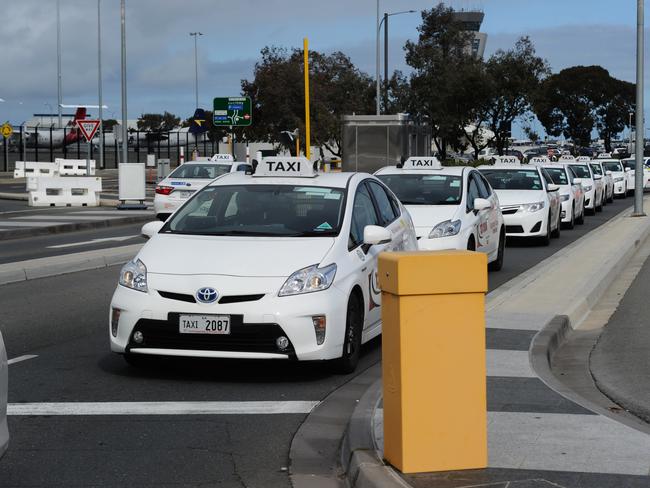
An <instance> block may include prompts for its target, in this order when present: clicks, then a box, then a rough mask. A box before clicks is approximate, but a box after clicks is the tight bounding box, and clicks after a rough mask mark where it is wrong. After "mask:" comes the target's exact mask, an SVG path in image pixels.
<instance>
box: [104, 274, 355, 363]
mask: <svg viewBox="0 0 650 488" xmlns="http://www.w3.org/2000/svg"><path fill="white" fill-rule="evenodd" d="M150 276H151V275H150ZM186 278H187V277H181V276H179V277H178V281H181V282H182V281H184V280H186ZM239 280H242V278H228V277H206V279H205V280H202V281H201V283H202V284H201V286H214V287H215V288H216V289H218V290H221V291H223V290H227V289H229V287H228V284H227V283H228V282H231V283H233V284H236V282H237V281H239ZM251 280H257V281H258V282H266V284H267V286H262V287H261V288H260V289H261V290H262V291H260V293H259V294H262V292H263V291H266V293H264V294H263V296H262V297H261V298H259V299H257V300H253V301H245V302H237V303H227V304H220V303H214V304H201V303H189V302H186V301H182V300H178V299H174V298H165V297H163V296H161V295H160V294H159V293H158V291H155V290H156V289H158V290H161V288H160V287H157V288H155V289H154V288H153V287H151V285H149V286H150V290H149V292H147V293H143V292H139V291H134V290H131V289H128V288H125V287H123V286H119V285H118V287H117V289H116V290H115V293H114V294H113V299H112V300H111V310H110V311H109V338H110V345H111V350H112V351H113V352H117V353H125V352H129V353H133V354H151V355H169V356H190V357H211V358H243V359H255V358H257V359H299V360H320V359H333V358H337V357H340V356H341V352H342V348H343V339H344V335H345V321H346V317H345V314H346V307H345V306H344V305H342V304H345V303H347V298H348V297H347V296H345V295H344V294H343V293H342V292H341V291H340V290H338V289H337V288H335V287H334V286H332V287H330V288H329V289H327V290H324V291H320V292H316V293H308V294H304V295H296V296H290V297H278V296H277V290H278V289H279V288H280V286H281V285H282V283H283V282H284V279H276V278H263V279H251ZM217 282H219V283H217ZM175 284H176V289H175V290H171V292H173V293H179V294H184V295H185V299H186V298H187V296H188V295H189V296H192V295H191V294H190V293H191V292H188V290H190V289H193V290H194V291H195V290H196V289H198V287H185V289H184V290H179V288H182V283H181V286H179V285H178V284H177V283H175ZM167 288H169V287H167ZM236 288H237V286H233V287H232V288H231V289H232V290H233V293H232V294H230V292H229V294H228V295H229V296H237V297H241V296H242V295H243V293H242V292H241V291H240V290H237V289H236ZM269 290H273V291H272V292H271V291H269ZM259 294H258V295H259ZM248 296H250V295H248ZM222 299H223V296H222ZM114 308H117V309H119V310H121V312H120V316H119V320H118V324H117V334H116V335H115V336H113V334H112V331H111V324H110V321H111V312H112V310H113V309H114ZM181 313H190V314H192V313H193V314H201V315H209V314H218V315H230V317H231V334H229V335H210V334H181V333H180V332H179V331H178V316H179V314H181ZM317 315H324V316H325V317H326V323H327V327H326V334H325V340H324V342H323V343H322V344H320V345H319V344H317V340H316V333H315V331H314V325H313V320H312V317H313V316H317ZM136 330H137V331H140V332H142V333H143V336H144V341H143V342H142V343H141V344H136V343H135V341H134V340H133V333H134V332H135V331H136ZM280 336H285V337H287V338H288V339H289V346H288V347H287V348H286V349H284V350H280V349H279V348H278V347H277V345H276V343H275V340H276V339H277V338H278V337H280Z"/></svg>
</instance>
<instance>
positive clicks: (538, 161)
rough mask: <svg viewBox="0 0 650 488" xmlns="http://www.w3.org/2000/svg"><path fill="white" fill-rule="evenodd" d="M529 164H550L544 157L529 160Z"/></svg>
mask: <svg viewBox="0 0 650 488" xmlns="http://www.w3.org/2000/svg"><path fill="white" fill-rule="evenodd" d="M530 162H531V164H548V163H550V162H551V160H550V159H548V158H547V157H546V156H537V157H534V158H531V159H530Z"/></svg>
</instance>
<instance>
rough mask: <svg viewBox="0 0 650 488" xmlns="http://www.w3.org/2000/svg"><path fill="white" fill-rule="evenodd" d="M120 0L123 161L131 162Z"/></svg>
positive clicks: (124, 45) (122, 17)
mask: <svg viewBox="0 0 650 488" xmlns="http://www.w3.org/2000/svg"><path fill="white" fill-rule="evenodd" d="M124 3H125V0H120V23H121V35H122V163H128V162H129V143H128V137H127V135H128V132H127V127H126V124H127V117H126V115H127V114H126V7H125V5H124Z"/></svg>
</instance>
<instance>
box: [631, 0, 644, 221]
mask: <svg viewBox="0 0 650 488" xmlns="http://www.w3.org/2000/svg"><path fill="white" fill-rule="evenodd" d="M643 2H644V0H637V2H636V110H635V112H636V124H635V125H636V127H635V129H636V130H635V133H636V141H635V144H634V149H635V151H634V152H635V160H636V161H635V175H634V214H633V216H643V215H645V214H644V213H643V150H644V148H645V147H644V146H645V140H644V134H645V131H644V130H643V28H644V19H643V15H644V12H643ZM639 134H641V140H640V141H639Z"/></svg>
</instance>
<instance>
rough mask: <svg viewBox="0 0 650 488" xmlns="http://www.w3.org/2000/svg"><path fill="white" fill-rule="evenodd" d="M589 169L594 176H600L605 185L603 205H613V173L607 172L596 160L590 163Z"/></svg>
mask: <svg viewBox="0 0 650 488" xmlns="http://www.w3.org/2000/svg"><path fill="white" fill-rule="evenodd" d="M588 164H589V167H590V168H591V171H592V172H593V173H594V175H600V176H601V177H602V179H603V185H604V189H605V194H604V196H603V204H606V203H611V202H613V201H614V178H613V177H612V172H611V171H606V170H605V168H603V165H602V163H601V162H600V161H599V160H597V159H594V160H593V161H588Z"/></svg>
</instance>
